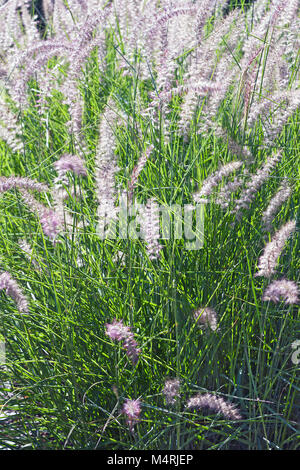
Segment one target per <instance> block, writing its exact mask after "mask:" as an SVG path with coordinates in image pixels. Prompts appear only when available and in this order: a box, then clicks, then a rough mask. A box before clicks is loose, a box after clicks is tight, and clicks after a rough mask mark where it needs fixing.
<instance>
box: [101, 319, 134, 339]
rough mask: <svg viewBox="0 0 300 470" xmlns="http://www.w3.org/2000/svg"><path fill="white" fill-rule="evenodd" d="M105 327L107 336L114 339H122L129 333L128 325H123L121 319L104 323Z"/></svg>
mask: <svg viewBox="0 0 300 470" xmlns="http://www.w3.org/2000/svg"><path fill="white" fill-rule="evenodd" d="M105 328H106V332H105V333H106V334H107V336H109V337H110V339H112V340H116V341H123V340H124V339H125V338H127V337H128V336H129V335H130V334H131V331H130V327H129V326H125V325H124V324H123V322H122V320H120V321H117V320H116V319H115V320H114V321H113V322H112V323H106V325H105Z"/></svg>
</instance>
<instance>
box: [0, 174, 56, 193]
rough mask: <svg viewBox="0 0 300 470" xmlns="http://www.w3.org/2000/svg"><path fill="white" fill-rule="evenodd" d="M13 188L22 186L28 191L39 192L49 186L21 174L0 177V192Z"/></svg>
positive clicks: (47, 189)
mask: <svg viewBox="0 0 300 470" xmlns="http://www.w3.org/2000/svg"><path fill="white" fill-rule="evenodd" d="M13 188H22V189H26V190H30V191H39V192H44V191H45V192H46V191H49V188H48V186H47V185H46V184H44V183H39V182H38V181H35V180H32V179H30V178H25V177H22V176H9V177H5V176H1V177H0V193H3V192H4V191H9V190H10V189H13Z"/></svg>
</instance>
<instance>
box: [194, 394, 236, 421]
mask: <svg viewBox="0 0 300 470" xmlns="http://www.w3.org/2000/svg"><path fill="white" fill-rule="evenodd" d="M186 407H187V408H188V409H193V408H194V409H198V410H201V409H203V408H208V409H209V410H211V411H213V412H215V413H221V414H222V415H223V416H225V418H227V419H232V420H238V419H241V418H242V417H241V415H240V413H239V411H238V409H237V408H236V406H235V405H233V404H232V403H229V402H227V401H225V400H224V398H222V397H217V396H216V395H212V394H211V393H205V394H204V395H202V394H198V395H195V396H194V397H192V398H190V399H189V400H188V402H187V404H186Z"/></svg>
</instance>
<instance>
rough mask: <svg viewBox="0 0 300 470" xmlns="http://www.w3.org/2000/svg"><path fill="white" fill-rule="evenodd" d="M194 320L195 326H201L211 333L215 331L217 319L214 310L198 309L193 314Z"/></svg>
mask: <svg viewBox="0 0 300 470" xmlns="http://www.w3.org/2000/svg"><path fill="white" fill-rule="evenodd" d="M194 319H195V322H197V324H201V325H202V326H203V327H205V328H207V327H208V328H210V329H211V330H213V331H216V330H217V326H218V317H217V314H216V312H215V310H214V309H213V308H211V307H203V308H199V309H197V310H196V311H195V312H194Z"/></svg>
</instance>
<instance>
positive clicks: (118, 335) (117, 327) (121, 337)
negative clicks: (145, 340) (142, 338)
mask: <svg viewBox="0 0 300 470" xmlns="http://www.w3.org/2000/svg"><path fill="white" fill-rule="evenodd" d="M105 329H106V331H105V334H106V335H107V336H109V338H111V339H112V340H115V341H124V343H123V347H124V349H125V351H126V354H127V356H128V357H129V359H130V360H131V361H132V363H133V364H136V363H137V362H138V359H139V354H140V352H141V350H140V348H139V347H138V344H137V342H136V341H135V339H134V335H133V333H132V331H131V328H130V327H129V326H126V325H124V324H123V321H122V320H120V321H117V320H116V319H115V320H114V321H113V322H112V323H106V325H105Z"/></svg>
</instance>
